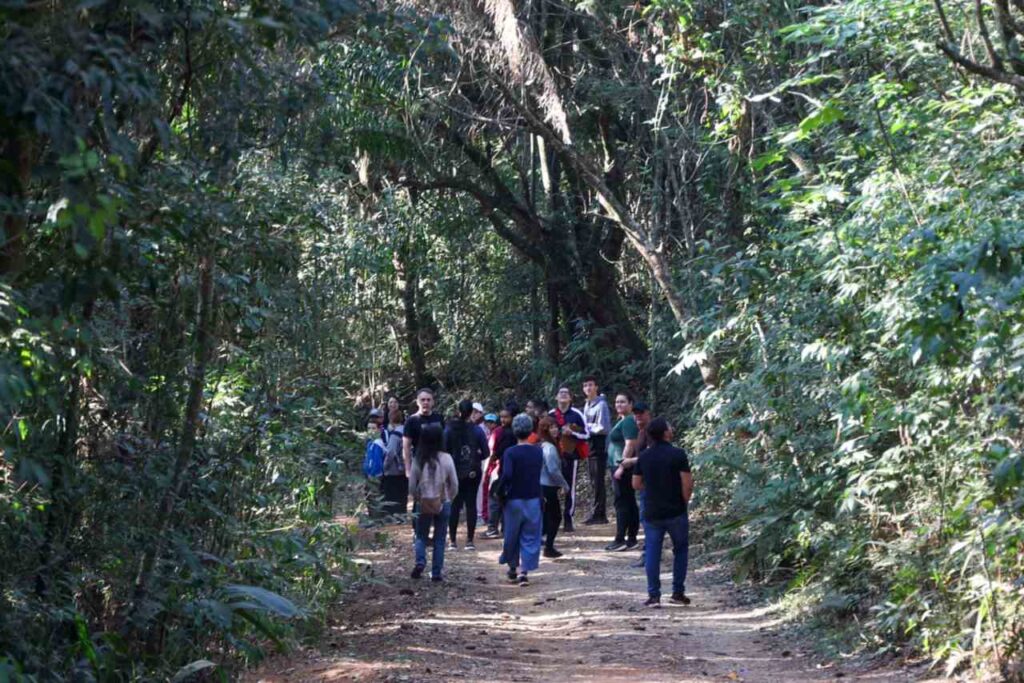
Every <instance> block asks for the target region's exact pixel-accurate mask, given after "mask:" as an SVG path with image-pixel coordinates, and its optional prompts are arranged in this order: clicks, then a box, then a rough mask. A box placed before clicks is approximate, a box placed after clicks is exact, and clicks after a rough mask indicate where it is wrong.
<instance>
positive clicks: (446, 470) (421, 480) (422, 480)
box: [409, 451, 459, 502]
mask: <svg viewBox="0 0 1024 683" xmlns="http://www.w3.org/2000/svg"><path fill="white" fill-rule="evenodd" d="M409 491H410V492H411V493H412V494H413V497H415V498H417V499H419V498H442V499H443V500H445V501H446V502H451V500H452V499H454V498H455V496H457V495H458V494H459V477H458V475H457V474H456V473H455V463H454V462H453V461H452V456H450V455H448V454H447V453H445V452H444V451H442V452H440V453H438V454H437V462H436V463H431V464H428V465H427V466H426V467H423V465H422V464H421V463H420V459H419V458H414V459H413V462H412V470H411V472H410V474H409Z"/></svg>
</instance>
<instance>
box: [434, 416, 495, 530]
mask: <svg viewBox="0 0 1024 683" xmlns="http://www.w3.org/2000/svg"><path fill="white" fill-rule="evenodd" d="M458 409H459V417H458V419H456V420H452V421H451V422H449V423H448V426H447V427H446V428H445V430H444V450H445V452H447V453H450V454H451V456H452V459H453V460H454V461H455V472H456V474H457V475H458V477H459V494H458V495H457V496H456V497H455V498H454V499H453V500H452V514H451V517H450V518H449V522H448V550H457V549H458V544H457V543H456V534H457V532H458V530H459V514H460V513H461V512H462V508H463V507H465V508H466V550H476V546H475V545H473V535H474V533H475V532H476V494H477V490H478V489H479V488H480V479H481V478H482V473H483V470H482V467H481V463H482V462H483V461H484V460H486V459H487V457H488V456H489V455H490V451H489V450H488V448H487V438H486V437H485V436H484V432H483V430H482V429H480V428H479V427H477V426H476V425H475V424H473V422H472V418H473V413H474V412H476V408H474V407H473V402H472V401H468V400H465V401H461V402H460V403H459V406H458Z"/></svg>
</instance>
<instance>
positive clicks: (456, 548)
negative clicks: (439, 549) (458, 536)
mask: <svg viewBox="0 0 1024 683" xmlns="http://www.w3.org/2000/svg"><path fill="white" fill-rule="evenodd" d="M458 549H459V546H457V545H455V544H454V543H449V544H448V550H458Z"/></svg>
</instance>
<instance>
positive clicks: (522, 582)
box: [519, 572, 530, 586]
mask: <svg viewBox="0 0 1024 683" xmlns="http://www.w3.org/2000/svg"><path fill="white" fill-rule="evenodd" d="M528 583H530V579H529V578H527V576H526V573H525V572H524V573H522V574H520V575H519V585H520V586H525V585H527V584H528Z"/></svg>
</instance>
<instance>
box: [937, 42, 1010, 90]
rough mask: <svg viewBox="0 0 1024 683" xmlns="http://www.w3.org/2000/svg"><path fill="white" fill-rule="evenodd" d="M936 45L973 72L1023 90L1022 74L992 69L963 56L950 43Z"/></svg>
mask: <svg viewBox="0 0 1024 683" xmlns="http://www.w3.org/2000/svg"><path fill="white" fill-rule="evenodd" d="M937 47H938V48H939V50H941V51H942V53H943V54H945V55H946V56H947V57H949V58H950V59H951V60H953V61H954V62H956V63H957V64H959V65H960V66H962V67H963V68H964V69H966V70H967V71H970V72H971V73H973V74H977V75H978V76H983V77H985V78H988V79H989V80H992V81H995V82H997V83H1006V84H1007V85H1012V86H1013V87H1015V88H1018V89H1020V90H1024V76H1020V75H1018V74H1014V73H1009V72H1006V71H999V70H998V69H993V68H992V67H990V66H985V65H984V64H978V63H977V62H975V61H973V60H970V59H968V58H966V57H964V56H963V55H962V54H960V51H959V50H957V49H956V48H955V47H953V46H952V45H949V44H946V43H938V45H937Z"/></svg>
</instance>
